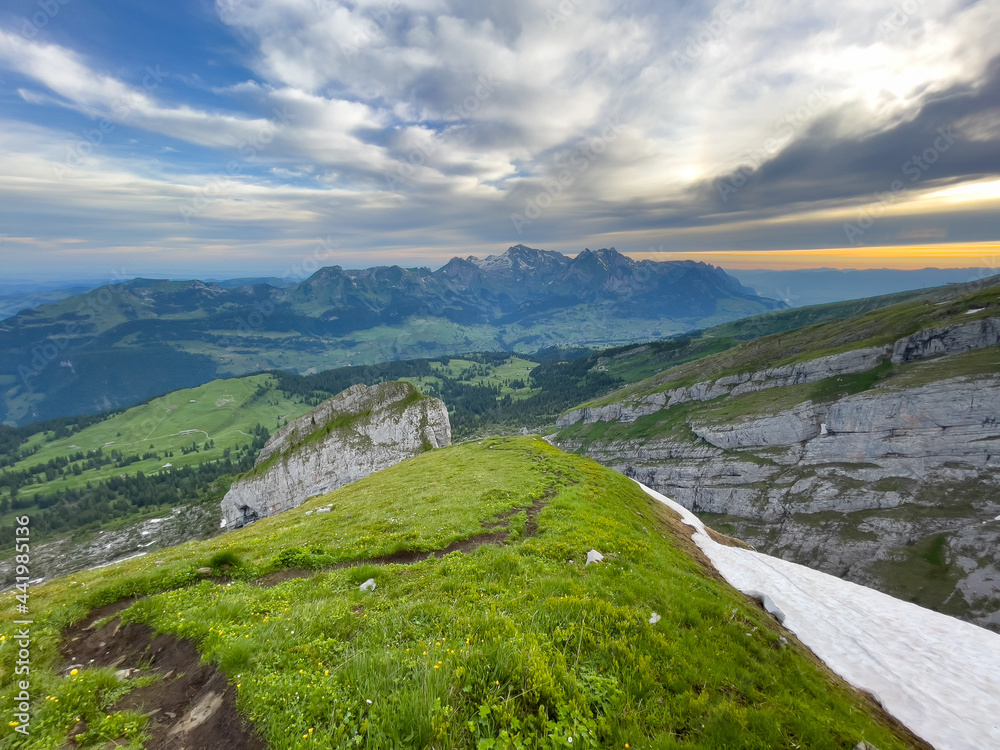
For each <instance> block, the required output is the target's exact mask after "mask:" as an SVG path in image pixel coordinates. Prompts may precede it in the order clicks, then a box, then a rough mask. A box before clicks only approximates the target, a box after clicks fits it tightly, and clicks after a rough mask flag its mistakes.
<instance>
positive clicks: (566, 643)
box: [0, 438, 909, 750]
mask: <svg viewBox="0 0 1000 750" xmlns="http://www.w3.org/2000/svg"><path fill="white" fill-rule="evenodd" d="M539 502H544V503H546V504H545V506H544V509H543V510H542V512H541V513H540V515H539V516H538V517H537V522H538V533H537V535H531V533H530V531H531V530H532V527H531V526H530V525H529V524H527V522H526V516H525V513H524V512H523V510H522V511H521V512H518V513H517V514H516V515H514V516H513V517H512V518H510V520H509V528H510V530H511V534H510V538H509V540H508V544H507V545H506V546H502V547H498V546H489V545H487V546H482V547H480V548H478V549H477V550H475V551H474V552H471V553H469V554H463V553H453V554H451V555H448V556H446V557H444V558H442V559H431V560H427V561H424V562H421V563H417V564H412V565H397V566H393V567H387V566H383V565H374V564H367V565H365V564H363V565H359V566H356V567H347V568H342V569H329V568H330V566H332V565H333V564H334V563H337V562H347V561H361V560H366V559H371V558H374V557H377V556H379V555H385V554H389V553H393V552H396V551H399V550H431V549H441V548H444V547H445V546H446V545H448V544H449V543H450V542H452V541H454V540H456V539H463V538H468V537H470V536H471V535H474V534H476V533H477V532H479V531H481V530H482V528H483V524H484V523H488V522H489V521H491V520H496V519H497V518H498V516H499V515H500V514H504V513H506V512H509V511H512V510H514V509H518V508H520V509H526V508H528V507H530V506H532V505H534V504H537V503H539ZM323 505H332V511H331V512H330V513H328V514H322V515H316V514H312V515H309V516H307V515H306V513H307V512H308V511H310V510H315V509H316V508H318V507H320V506H323ZM679 540H680V538H679V537H678V538H675V537H672V532H671V526H670V518H669V512H668V511H667V510H666V509H665V508H663V507H662V506H660V505H658V504H656V503H655V502H653V501H651V500H650V499H649V498H648V497H647V496H646V495H645V494H644V493H642V492H641V491H640V490H639V489H638V487H637V486H636V485H634V484H633V483H632V482H630V481H629V480H627V479H625V478H624V477H622V476H621V475H618V474H615V473H613V472H611V471H609V470H607V469H604V468H602V467H600V466H598V465H597V464H595V463H593V462H592V461H590V460H588V459H583V458H580V457H576V456H570V455H567V454H563V453H561V452H559V451H558V450H556V449H555V448H552V447H551V446H549V445H547V444H546V443H544V442H543V441H541V440H538V439H533V438H522V439H492V440H486V441H481V442H478V443H477V442H470V443H465V444H461V445H457V446H453V447H451V448H448V449H443V450H439V451H433V452H431V453H427V454H424V455H422V456H420V457H417V458H415V459H411V460H409V461H405V462H403V463H401V464H399V465H397V466H396V467H393V468H391V469H388V470H386V471H384V472H380V473H379V474H376V475H373V476H372V477H369V478H368V479H366V480H363V481H361V482H357V483H355V484H353V485H349V486H348V487H345V488H342V489H340V490H338V491H336V492H334V493H331V494H330V495H327V496H325V497H323V498H318V499H314V500H313V501H310V502H309V503H307V504H306V505H304V506H302V507H301V508H298V509H295V510H292V511H289V512H287V513H285V514H282V515H281V516H279V517H277V518H272V519H265V520H263V521H260V522H258V523H256V524H254V525H253V526H251V527H249V528H247V529H245V530H241V531H238V532H232V533H230V534H227V535H225V536H223V537H221V538H218V539H215V540H212V541H209V542H200V543H189V544H186V545H183V546H181V547H177V548H174V549H171V550H166V551H162V552H159V553H157V557H159V558H160V560H162V561H163V562H162V564H161V565H156V564H154V561H153V560H151V559H149V558H141V559H138V560H134V561H130V562H126V563H123V564H119V565H116V566H114V567H111V568H105V569H103V570H101V571H91V572H86V573H80V574H77V575H74V576H73V577H72V580H66V579H63V580H59V581H55V582H53V583H50V584H47V585H45V586H44V587H41V588H39V589H37V590H34V591H33V593H32V599H31V602H32V605H31V606H32V615H33V618H34V620H35V625H34V626H33V628H34V629H33V646H32V648H33V652H32V658H33V665H32V691H33V694H34V695H36V696H38V699H37V700H36V701H35V703H34V705H33V712H34V718H33V721H32V730H33V736H32V740H31V742H30V743H26V744H22V745H18V744H17V741H16V738H17V737H18V735H16V734H14V733H12V732H11V733H7V732H5V733H4V734H3V736H2V739H0V747H32V748H43V747H45V748H49V747H51V748H55V747H59V746H60V744H61V743H62V741H63V740H64V738H65V736H66V733H67V732H68V731H69V729H70V728H71V727H72V726H73V725H74V724H75V723H76V720H77V718H76V717H82V718H83V719H84V720H85V721H86V722H87V726H88V727H89V728H90V730H91V735H92V736H98V735H101V734H103V736H104V738H105V741H106V740H108V739H114V738H117V737H122V736H128V737H131V738H132V739H133V741H134V740H135V739H137V738H140V737H141V734H142V724H143V720H142V718H141V717H139V716H138V715H136V714H133V713H122V714H118V713H116V712H113V711H110V707H111V705H112V704H113V703H114V702H115V700H116V699H117V696H118V695H119V694H120V693H121V692H123V691H124V690H127V689H128V687H127V686H123V685H121V684H120V683H119V682H118V681H117V680H116V679H115V678H114V676H113V671H112V670H97V669H84V670H82V671H81V672H80V673H79V674H78V675H75V676H71V677H64V676H58V675H57V674H56V670H57V668H58V666H60V665H59V663H58V657H57V647H58V635H57V634H58V633H59V632H60V630H61V629H62V628H63V627H65V626H66V625H68V624H69V623H71V622H73V621H75V620H78V619H80V618H82V617H84V616H85V614H86V612H87V611H88V610H89V608H90V607H93V606H98V605H102V604H106V603H109V602H112V601H115V600H116V599H118V598H119V597H122V596H127V595H133V594H151V596H149V597H148V598H146V599H143V600H140V601H139V603H138V604H136V605H135V606H134V607H133V608H132V609H131V610H130V611H129V612H127V613H126V619H127V620H131V621H140V622H147V623H151V624H153V625H154V626H155V627H156V628H157V629H158V630H160V631H164V632H170V633H176V634H178V635H180V636H182V637H184V638H188V639H191V640H193V641H194V642H196V643H197V644H198V646H199V648H200V649H201V651H202V652H203V653H204V654H205V657H206V659H208V660H210V661H214V662H216V663H218V664H220V665H221V666H222V667H223V668H224V670H225V671H226V672H227V674H228V675H229V678H230V680H232V681H233V682H235V683H238V688H239V705H240V708H241V710H242V711H243V712H245V713H246V714H247V715H249V716H251V717H253V719H254V720H255V721H256V722H257V724H258V726H259V728H260V729H261V730H262V732H263V733H264V735H265V737H266V738H267V740H268V742H269V744H270V746H271V747H272V748H275V749H280V748H292V747H296V748H298V747H301V748H306V747H314V746H325V747H330V746H334V747H344V746H348V745H353V744H357V745H360V746H363V747H371V748H396V747H399V748H401V747H436V748H447V747H461V748H472V747H476V748H535V747H539V748H541V747H545V748H548V747H570V746H572V747H615V748H622V747H628V746H631V747H636V748H650V747H654V748H713V749H717V748H724V747H730V748H735V747H743V748H792V747H809V748H852V747H854V745H855V744H856V743H857V742H858V741H859V740H861V739H862V738H863V739H866V740H868V741H870V742H872V743H873V744H874V745H876V746H877V747H879V748H880V749H881V750H889V749H891V748H902V747H907V746H909V745H907V743H906V741H905V740H903V739H901V738H900V737H899V736H897V735H894V734H893V731H892V730H890V729H888V728H887V727H886V726H883V725H881V724H879V722H878V721H877V720H875V719H873V718H872V712H871V708H870V704H867V703H865V702H863V701H862V700H861V699H860V698H859V697H858V696H857V695H855V694H852V693H850V692H848V691H846V690H844V689H842V688H840V687H837V686H835V685H833V684H832V683H831V682H830V681H829V679H828V677H827V676H826V675H825V674H824V673H823V671H822V670H821V669H820V668H818V667H817V666H816V665H815V664H814V663H812V662H811V661H810V660H809V659H808V658H807V657H806V656H804V654H803V652H802V651H801V650H800V648H799V647H798V646H796V645H794V644H793V645H792V646H790V647H787V648H782V647H780V645H779V643H778V633H777V632H776V630H775V625H774V623H773V621H772V620H771V619H770V618H769V617H767V616H766V615H764V614H763V613H762V611H761V610H760V609H759V608H757V607H754V606H751V605H749V604H748V603H747V602H746V600H745V599H744V598H743V597H741V596H740V595H739V594H737V593H736V592H734V591H733V590H732V589H730V588H729V587H728V586H726V585H724V584H721V583H720V582H719V581H717V580H715V579H714V578H712V577H710V576H709V575H707V574H706V571H705V570H704V569H703V568H701V567H700V566H699V564H698V563H697V562H695V561H694V560H693V559H692V558H691V557H689V556H688V555H687V554H686V553H685V552H683V551H682V550H681V549H680V548H679V547H678V544H683V542H682V541H679ZM688 543H689V542H688ZM592 547H593V548H597V549H599V550H601V551H603V552H604V553H605V554H606V556H607V557H606V559H605V562H604V563H602V564H599V565H593V566H588V567H584V565H583V562H584V558H585V556H586V552H587V550H588V549H590V548H592ZM220 552H224V553H225V557H226V559H233V558H234V557H235V558H238V559H239V560H240V561H241V563H240V565H239V566H238V567H237V568H235V576H234V577H235V578H236V579H237V580H236V581H235V582H233V583H232V584H225V583H217V582H213V581H209V580H204V581H200V582H199V581H198V580H197V575H196V573H195V568H196V567H197V566H199V565H204V564H209V563H210V561H211V558H212V557H213V555H216V554H218V553H220ZM216 559H217V560H218V559H221V558H216ZM288 566H291V567H325V568H327V569H328V572H323V573H320V574H319V575H317V576H315V577H313V578H309V579H293V580H287V581H285V582H283V583H280V584H279V585H275V586H273V587H270V588H267V587H259V586H254V585H250V584H249V583H248V581H250V580H252V579H254V578H257V577H259V576H261V575H263V574H266V573H267V572H269V571H273V570H275V569H278V568H281V567H288ZM40 572H41V571H36V574H37V573H40ZM369 577H374V578H375V579H376V581H377V582H378V588H377V589H376V591H375V592H373V593H362V592H360V591H359V590H358V584H359V583H360V582H362V581H364V580H365V579H367V578H369ZM155 592H161V593H155ZM654 611H655V612H658V613H659V614H660V615H662V618H663V619H662V620H661V621H660V622H658V623H657V624H655V625H651V624H650V623H649V622H648V620H649V617H650V614H651V613H652V612H654ZM6 632H7V634H8V639H7V640H6V641H3V642H2V643H0V674H2V681H3V684H2V687H0V693H2V694H3V696H9V695H11V689H12V688H11V685H10V682H9V681H10V679H11V670H12V666H13V664H12V660H13V659H14V658H15V657H14V653H15V649H14V648H13V644H12V643H11V641H10V639H9V633H10V630H9V629H8V630H7V631H6ZM43 695H47V696H49V699H47V700H42V699H41V696H43ZM52 698H56V699H58V700H52ZM5 699H6V698H5ZM131 746H135V745H134V744H133V745H131Z"/></svg>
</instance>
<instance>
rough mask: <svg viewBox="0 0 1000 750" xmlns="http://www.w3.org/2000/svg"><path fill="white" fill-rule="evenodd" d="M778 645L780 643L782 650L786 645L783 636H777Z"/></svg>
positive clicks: (785, 639) (786, 641)
mask: <svg viewBox="0 0 1000 750" xmlns="http://www.w3.org/2000/svg"><path fill="white" fill-rule="evenodd" d="M778 643H780V644H781V647H782V648H784V647H785V646H787V645H788V639H787V638H785V636H783V635H779V636H778Z"/></svg>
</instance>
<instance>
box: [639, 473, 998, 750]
mask: <svg viewBox="0 0 1000 750" xmlns="http://www.w3.org/2000/svg"><path fill="white" fill-rule="evenodd" d="M638 484H639V486H640V487H642V489H643V490H645V492H646V493H647V494H649V495H650V496H651V497H653V498H654V499H656V500H659V501H660V502H661V503H663V504H664V505H667V506H668V507H670V508H671V509H673V510H674V511H676V512H677V513H678V514H680V516H681V518H682V520H683V521H684V523H686V524H687V525H688V526H691V527H692V528H693V529H694V530H695V533H694V534H692V539H693V540H694V541H695V543H696V544H697V545H698V546H699V547H700V548H701V550H702V551H703V552H704V553H705V555H706V556H707V557H708V559H709V560H711V562H712V565H714V566H715V568H716V569H717V570H718V571H719V573H721V574H722V576H723V577H724V578H725V579H726V580H727V581H728V582H729V583H730V584H731V585H732V586H733V587H735V588H737V589H739V590H740V591H742V592H743V593H745V594H750V593H751V592H753V593H755V594H756V593H759V594H761V595H766V596H767V597H768V598H769V599H770V601H771V603H772V604H773V605H774V606H775V607H776V608H780V611H781V612H782V613H783V614H784V615H785V621H784V626H785V627H786V628H788V629H789V630H790V631H791V632H793V633H795V634H796V635H797V636H798V637H799V639H800V640H801V641H802V642H803V643H804V644H805V645H806V646H808V647H809V648H810V649H812V651H813V653H815V654H816V656H818V657H819V658H820V659H822V660H823V661H824V662H826V664H827V666H829V667H830V668H831V669H832V670H833V671H834V672H836V673H837V674H839V675H840V676H841V677H843V678H844V679H845V680H847V681H848V682H849V683H851V684H852V685H854V686H855V687H857V688H860V689H862V690H867V691H870V692H872V693H875V694H876V695H877V696H878V698H879V702H880V703H881V704H882V706H883V707H884V708H885V710H886V711H888V712H889V713H890V714H892V715H893V716H895V717H896V718H897V719H898V720H899V721H901V722H902V723H903V724H905V725H906V726H907V727H909V729H910V730H911V731H913V732H914V733H915V734H917V735H919V736H920V737H922V738H923V739H925V740H926V741H928V742H930V743H931V744H932V745H934V747H935V748H937V749H938V750H983V748H987V747H1000V719H998V717H1000V635H997V634H996V633H993V632H991V631H989V630H986V629H984V628H980V627H977V626H976V625H972V624H970V623H967V622H962V621H961V620H956V619H955V618H953V617H948V616H947V615H942V614H940V613H938V612H932V611H931V610H928V609H924V608H923V607H918V606H917V605H915V604H910V603H908V602H904V601H900V600H899V599H895V598H893V597H891V596H888V595H887V594H883V593H881V592H879V591H875V590H874V589H869V588H865V587H864V586H859V585H857V584H855V583H851V582H849V581H843V580H841V579H839V578H836V577H834V576H831V575H827V574H826V573H820V572H819V571H816V570H812V569H810V568H807V567H805V566H803V565H797V564H795V563H790V562H787V561H785V560H779V559H778V558H776V557H771V556H769V555H763V554H761V553H759V552H753V551H751V550H745V549H737V548H735V547H726V546H724V545H721V544H719V543H717V542H715V541H713V540H712V539H711V538H710V537H709V536H708V534H707V533H706V531H705V526H704V524H702V522H701V521H700V520H699V519H698V517H697V516H695V515H694V514H693V513H691V512H690V511H689V510H687V509H686V508H684V507H682V506H680V505H678V504H677V503H675V502H674V501H673V500H670V499H669V498H667V497H664V496H663V495H661V494H660V493H659V492H656V491H655V490H652V489H650V488H649V487H646V486H645V485H643V484H641V483H638ZM998 520H1000V519H998Z"/></svg>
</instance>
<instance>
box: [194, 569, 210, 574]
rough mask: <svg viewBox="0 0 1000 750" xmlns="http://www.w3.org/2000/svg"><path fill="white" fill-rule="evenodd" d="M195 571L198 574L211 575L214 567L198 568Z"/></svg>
mask: <svg viewBox="0 0 1000 750" xmlns="http://www.w3.org/2000/svg"><path fill="white" fill-rule="evenodd" d="M195 573H197V574H198V575H202V576H207V575H211V574H212V569H211V568H198V570H196V571H195Z"/></svg>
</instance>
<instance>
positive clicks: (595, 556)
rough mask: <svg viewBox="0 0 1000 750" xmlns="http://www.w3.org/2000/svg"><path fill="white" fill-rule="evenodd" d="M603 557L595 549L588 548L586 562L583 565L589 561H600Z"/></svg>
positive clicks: (589, 562) (588, 563)
mask: <svg viewBox="0 0 1000 750" xmlns="http://www.w3.org/2000/svg"><path fill="white" fill-rule="evenodd" d="M603 559H604V555H602V554H601V553H600V552H598V551H597V550H596V549H592V550H590V552H588V553H587V562H586V565H584V567H586V566H587V565H590V564H591V563H597V562H600V561H601V560H603Z"/></svg>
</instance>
